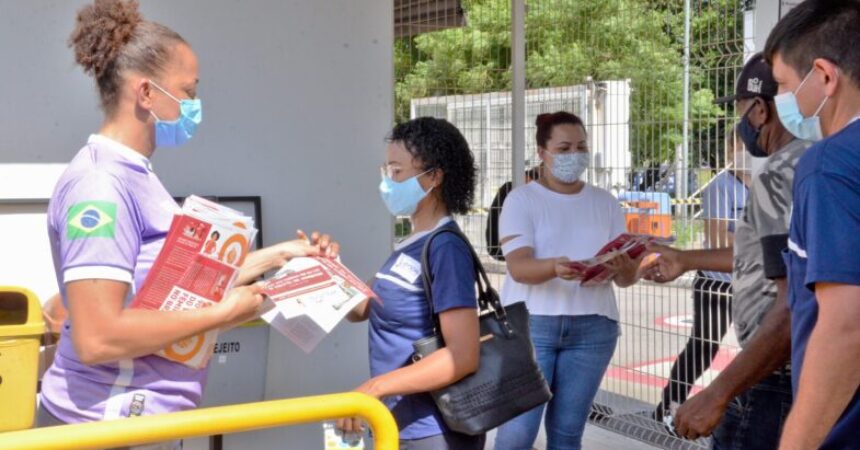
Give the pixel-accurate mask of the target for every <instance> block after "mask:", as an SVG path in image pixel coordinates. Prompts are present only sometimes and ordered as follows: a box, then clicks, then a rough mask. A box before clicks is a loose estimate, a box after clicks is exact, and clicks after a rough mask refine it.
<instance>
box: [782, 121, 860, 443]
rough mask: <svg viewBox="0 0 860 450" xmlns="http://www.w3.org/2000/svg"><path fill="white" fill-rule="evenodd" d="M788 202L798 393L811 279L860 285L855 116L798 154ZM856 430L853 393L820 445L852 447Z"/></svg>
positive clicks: (859, 137) (859, 404) (812, 311)
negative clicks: (791, 202) (790, 215)
mask: <svg viewBox="0 0 860 450" xmlns="http://www.w3.org/2000/svg"><path fill="white" fill-rule="evenodd" d="M792 206H793V208H792V217H791V229H790V232H789V242H788V250H787V251H786V252H785V262H786V266H787V268H788V280H789V291H788V302H789V308H790V309H791V351H792V354H791V361H792V383H793V386H794V393H795V395H797V387H798V382H799V380H800V374H801V371H802V370H803V357H804V355H805V353H806V346H807V343H808V342H809V336H810V335H811V334H812V330H813V328H814V327H815V323H816V321H817V320H818V303H817V301H816V299H815V284H816V283H839V284H850V285H858V286H860V121H855V122H853V123H851V124H850V125H848V126H847V127H845V128H844V129H843V130H841V131H840V132H838V133H836V134H834V135H832V136H830V137H828V138H827V139H824V140H822V141H820V142H818V143H816V144H815V145H813V146H812V147H810V148H809V150H808V151H807V152H806V154H804V155H803V156H802V157H801V158H800V161H798V163H797V168H796V174H795V178H794V200H793V205H792ZM858 301H860V300H858ZM856 320H858V321H860V317H857V318H856ZM831 369H832V370H840V369H839V368H838V367H833V368H831ZM858 429H860V399H858V395H857V393H855V394H854V398H853V399H851V402H850V403H849V404H848V407H847V408H846V409H845V412H844V413H843V414H842V416H841V417H840V418H839V420H838V422H836V425H835V426H834V427H833V430H831V432H830V434H829V435H828V436H827V439H826V440H825V442H824V445H823V446H822V447H821V448H823V449H837V448H838V449H844V448H856V447H857V445H858V444H857V439H858V434H857V433H858V431H857V430H858Z"/></svg>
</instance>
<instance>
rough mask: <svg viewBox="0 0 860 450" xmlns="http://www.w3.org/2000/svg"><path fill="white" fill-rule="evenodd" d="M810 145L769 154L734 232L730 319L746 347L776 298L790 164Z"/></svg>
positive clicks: (788, 207)
mask: <svg viewBox="0 0 860 450" xmlns="http://www.w3.org/2000/svg"><path fill="white" fill-rule="evenodd" d="M809 145H810V144H809V143H808V142H806V141H801V140H797V139H796V140H794V141H791V142H790V143H789V144H788V145H786V146H785V147H783V148H782V149H781V150H780V151H778V152H777V153H775V154H773V155H771V156H769V157H768V158H767V161H766V162H765V164H764V166H763V167H762V168H761V170H760V171H758V172H757V173H756V174H755V175H754V176H753V180H752V186H751V187H750V193H749V198H748V199H747V204H746V207H745V208H744V213H743V216H742V217H741V218H740V220H738V223H737V225H736V227H735V228H736V229H735V244H734V271H733V273H732V277H733V279H732V290H733V292H734V299H733V303H732V320H733V322H734V326H735V332H736V333H737V337H738V342H740V345H741V347H744V346H745V345H746V344H747V342H749V341H750V339H751V338H752V336H753V334H755V332H756V330H757V329H758V327H759V325H760V323H761V320H762V319H763V318H764V315H765V313H766V312H767V311H768V309H770V307H771V305H772V304H773V301H774V300H775V299H776V283H775V282H774V281H773V279H775V278H783V277H785V264H784V263H783V261H782V249H783V248H785V246H786V242H787V239H788V227H789V223H790V219H791V188H792V183H793V181H794V166H795V165H796V164H797V160H798V159H800V156H801V155H802V154H803V152H805V151H806V149H807V148H808V147H809Z"/></svg>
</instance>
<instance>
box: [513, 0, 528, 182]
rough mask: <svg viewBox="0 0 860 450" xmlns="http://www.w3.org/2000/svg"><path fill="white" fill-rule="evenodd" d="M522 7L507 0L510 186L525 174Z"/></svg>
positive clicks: (521, 3)
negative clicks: (511, 78)
mask: <svg viewBox="0 0 860 450" xmlns="http://www.w3.org/2000/svg"><path fill="white" fill-rule="evenodd" d="M525 19H526V5H525V0H511V65H512V71H513V73H512V75H513V88H512V90H511V163H512V164H511V170H512V171H511V177H512V178H511V180H512V181H513V185H514V187H517V186H520V185H522V184H523V182H524V179H523V178H524V177H523V174H524V173H525V171H526V161H525V157H526V139H525V138H526V23H525Z"/></svg>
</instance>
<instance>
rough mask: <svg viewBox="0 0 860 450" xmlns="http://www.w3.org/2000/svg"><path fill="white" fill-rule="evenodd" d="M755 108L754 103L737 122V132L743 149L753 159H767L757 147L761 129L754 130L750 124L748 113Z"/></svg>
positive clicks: (764, 152) (759, 147) (763, 151)
mask: <svg viewBox="0 0 860 450" xmlns="http://www.w3.org/2000/svg"><path fill="white" fill-rule="evenodd" d="M753 108H755V103H753V104H752V106H750V108H749V109H748V110H747V112H746V113H745V114H744V115H743V117H741V121H740V122H738V127H737V132H738V134H739V135H740V137H741V139H742V140H743V141H744V147H746V148H747V152H749V154H750V155H751V156H752V157H753V158H764V157H767V152H766V151H765V150H764V149H763V148H761V146H760V145H758V138H759V136H760V135H761V129H760V128H759V129H756V128H755V127H754V126H753V124H752V122H750V112H751V111H752V110H753Z"/></svg>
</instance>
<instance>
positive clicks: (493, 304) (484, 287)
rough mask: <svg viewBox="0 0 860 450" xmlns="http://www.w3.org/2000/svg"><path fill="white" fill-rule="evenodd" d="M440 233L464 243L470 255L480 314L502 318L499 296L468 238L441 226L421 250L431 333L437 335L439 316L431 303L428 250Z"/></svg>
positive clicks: (503, 310) (502, 312) (502, 311)
mask: <svg viewBox="0 0 860 450" xmlns="http://www.w3.org/2000/svg"><path fill="white" fill-rule="evenodd" d="M442 233H451V234H453V235H455V236H457V237H458V238H460V239H461V240H462V241H463V242H465V243H466V248H468V249H469V253H471V257H472V267H473V269H474V272H473V275H474V276H475V279H476V282H477V284H478V307H479V308H480V309H481V311H482V312H483V311H485V310H490V311H492V312H494V313H495V314H496V316H497V317H499V318H503V317H504V316H505V309H504V307H503V306H502V303H501V301H500V300H499V294H498V293H496V291H495V290H494V289H493V287H492V285H490V278H489V277H488V276H487V272H486V271H485V270H484V265H483V264H481V260H480V258H479V257H478V254H477V253H476V252H475V249H474V247H472V244H471V242H469V238H468V237H466V235H464V234H463V232H461V231H460V230H458V229H456V228H452V227H449V226H445V225H443V226H442V227H440V228H437V229H436V230H434V231H433V232H431V233H430V236H428V237H427V240H426V241H425V242H424V248H423V249H422V250H421V278H422V280H423V282H424V296H425V297H427V303H428V304H429V307H430V309H429V311H430V316H431V321H432V323H433V332H434V333H435V334H438V333H439V331H440V330H441V327H440V325H439V315H438V314H436V311H435V308H434V302H433V274H432V273H431V270H430V248H431V244H432V243H433V239H434V238H436V237H437V236H439V235H440V234H442Z"/></svg>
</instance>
